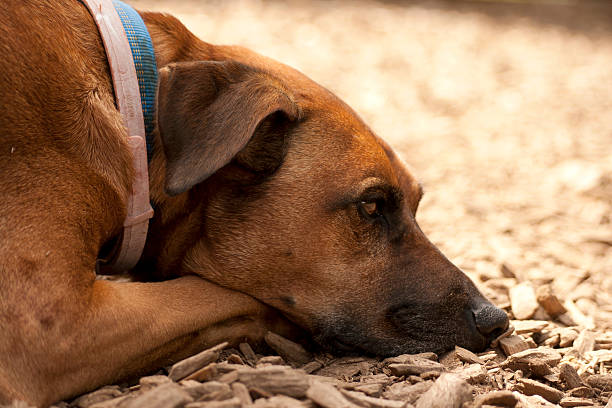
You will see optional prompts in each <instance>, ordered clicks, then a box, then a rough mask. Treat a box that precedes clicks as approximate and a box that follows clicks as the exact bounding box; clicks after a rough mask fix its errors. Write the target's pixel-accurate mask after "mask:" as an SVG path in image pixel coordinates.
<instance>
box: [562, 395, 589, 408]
mask: <svg viewBox="0 0 612 408" xmlns="http://www.w3.org/2000/svg"><path fill="white" fill-rule="evenodd" d="M559 405H561V406H562V407H592V406H593V401H591V400H590V399H586V398H575V397H565V398H562V399H561V401H560V402H559Z"/></svg>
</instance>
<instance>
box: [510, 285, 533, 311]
mask: <svg viewBox="0 0 612 408" xmlns="http://www.w3.org/2000/svg"><path fill="white" fill-rule="evenodd" d="M510 306H511V308H512V314H514V317H515V318H517V319H518V320H525V319H530V318H531V317H532V316H533V315H534V314H535V312H536V310H538V301H537V299H536V294H535V290H534V289H533V286H532V285H531V283H530V282H523V283H519V284H518V285H516V286H514V287H512V288H510Z"/></svg>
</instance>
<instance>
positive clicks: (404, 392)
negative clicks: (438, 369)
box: [383, 381, 434, 404]
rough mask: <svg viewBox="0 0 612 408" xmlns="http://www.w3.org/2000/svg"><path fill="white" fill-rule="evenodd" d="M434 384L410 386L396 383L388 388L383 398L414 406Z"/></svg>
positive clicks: (427, 382) (430, 382) (422, 383)
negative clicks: (405, 402)
mask: <svg viewBox="0 0 612 408" xmlns="http://www.w3.org/2000/svg"><path fill="white" fill-rule="evenodd" d="M433 384H434V383H433V382H432V381H424V382H419V383H416V384H408V383H406V382H399V383H395V384H392V385H390V386H389V387H387V389H386V390H385V392H383V397H384V398H388V399H393V400H398V401H407V402H408V403H409V404H414V403H415V402H416V401H417V400H418V399H419V397H420V396H421V395H423V394H424V393H425V392H427V390H429V388H431V386H432V385H433Z"/></svg>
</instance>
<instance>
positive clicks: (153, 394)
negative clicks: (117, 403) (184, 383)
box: [122, 383, 193, 408]
mask: <svg viewBox="0 0 612 408" xmlns="http://www.w3.org/2000/svg"><path fill="white" fill-rule="evenodd" d="M191 401H193V398H191V396H190V395H189V394H188V393H187V392H185V391H184V390H183V389H181V387H180V386H179V385H178V384H175V383H170V384H163V385H160V386H159V387H155V388H153V389H152V390H149V391H147V392H144V393H142V394H140V395H138V396H136V397H134V398H132V399H129V400H127V401H126V403H125V404H122V407H123V408H175V407H179V406H183V405H184V404H185V403H188V402H191Z"/></svg>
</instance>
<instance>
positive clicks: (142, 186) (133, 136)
mask: <svg viewBox="0 0 612 408" xmlns="http://www.w3.org/2000/svg"><path fill="white" fill-rule="evenodd" d="M82 2H83V3H84V4H85V5H86V6H87V7H88V8H89V11H90V13H91V15H92V16H93V17H94V20H95V22H96V24H97V26H98V29H99V31H100V35H101V37H102V41H103V42H104V48H105V49H106V56H107V58H108V64H109V66H110V70H111V75H112V78H113V85H114V88H115V97H116V101H117V106H118V107H119V112H120V113H121V116H122V117H123V122H124V125H125V127H126V128H127V135H128V144H129V145H130V148H131V150H132V155H133V160H134V161H133V166H134V180H133V182H132V190H131V191H130V195H129V196H128V199H127V216H126V218H125V221H124V222H123V232H122V234H121V236H120V238H119V239H118V241H117V244H116V245H115V248H114V249H113V250H112V252H111V254H110V255H109V256H108V258H107V259H105V260H99V261H98V263H97V265H98V268H99V270H100V271H101V273H105V274H109V273H110V274H113V273H122V272H127V271H129V270H130V269H132V268H133V267H134V266H135V265H136V263H138V260H139V259H140V257H141V255H142V251H143V249H144V245H145V241H146V239H147V230H148V227H149V219H150V218H151V217H153V209H152V208H151V204H150V203H149V171H148V163H147V149H146V142H145V128H144V119H143V115H142V109H141V106H142V105H141V101H140V94H139V88H138V78H137V76H136V69H135V68H134V61H133V56H132V51H131V49H130V45H129V43H128V39H127V36H126V34H125V31H124V28H123V24H122V22H121V20H120V18H119V15H118V14H117V11H116V10H115V7H114V6H113V3H112V1H111V0H82Z"/></svg>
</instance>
